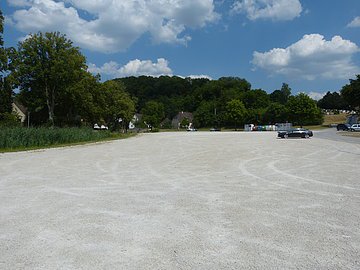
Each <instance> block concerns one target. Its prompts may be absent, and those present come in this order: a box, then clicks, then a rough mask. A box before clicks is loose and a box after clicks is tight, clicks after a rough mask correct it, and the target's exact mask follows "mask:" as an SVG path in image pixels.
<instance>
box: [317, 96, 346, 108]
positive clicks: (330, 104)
mask: <svg viewBox="0 0 360 270" xmlns="http://www.w3.org/2000/svg"><path fill="white" fill-rule="evenodd" d="M317 104H318V106H319V107H320V108H322V109H330V110H344V109H348V108H349V104H347V103H346V102H345V100H344V99H343V97H342V96H341V95H340V94H339V93H337V92H334V93H331V92H327V93H326V94H325V96H324V97H323V98H322V99H320V100H319V101H318V103H317Z"/></svg>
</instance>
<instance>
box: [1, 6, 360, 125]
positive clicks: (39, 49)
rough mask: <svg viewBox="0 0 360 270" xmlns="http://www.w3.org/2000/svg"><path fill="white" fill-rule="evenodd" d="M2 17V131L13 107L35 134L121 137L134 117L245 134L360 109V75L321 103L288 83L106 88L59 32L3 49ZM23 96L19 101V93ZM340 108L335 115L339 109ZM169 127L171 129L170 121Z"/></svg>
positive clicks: (113, 84)
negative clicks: (87, 131) (248, 129)
mask: <svg viewBox="0 0 360 270" xmlns="http://www.w3.org/2000/svg"><path fill="white" fill-rule="evenodd" d="M3 21H4V18H3V16H2V13H1V10H0V124H1V123H2V124H3V125H8V124H9V123H14V122H16V121H15V120H14V119H16V117H15V116H14V115H13V114H12V113H11V112H12V102H13V100H14V99H16V100H18V101H20V102H21V103H22V104H23V105H24V106H26V107H27V109H28V112H29V113H30V114H29V115H30V117H31V124H32V125H34V126H40V125H49V126H60V127H63V126H81V125H87V126H91V125H93V124H94V123H100V124H101V123H104V124H107V125H109V126H110V128H111V129H113V130H116V129H119V128H124V129H126V127H127V126H128V123H129V122H130V121H131V119H132V117H133V115H134V113H135V112H139V113H142V114H143V117H144V118H143V119H144V120H146V122H147V123H148V124H150V125H152V126H154V127H159V126H160V123H164V120H166V119H167V120H168V121H167V123H169V122H170V121H171V119H172V118H173V117H174V116H175V115H176V114H177V113H178V112H180V111H188V112H192V113H193V115H194V124H195V125H196V126H197V127H210V126H215V127H235V128H237V127H239V126H240V125H243V124H244V123H254V124H274V123H277V122H286V121H288V122H292V123H293V124H295V125H311V124H321V123H322V120H323V116H322V113H321V109H320V108H324V109H326V108H328V107H333V109H345V107H346V108H347V109H350V108H351V109H359V99H360V98H359V96H360V94H359V92H360V90H359V85H360V75H357V79H355V80H350V84H348V85H345V86H344V87H343V88H342V90H341V92H340V94H338V93H336V92H335V93H330V92H329V93H327V94H326V95H325V96H324V98H323V99H321V100H320V101H319V102H316V101H315V100H313V99H311V98H310V97H309V96H308V95H306V94H304V93H300V94H297V95H295V96H294V95H292V94H291V88H290V87H289V85H288V84H286V83H283V85H282V87H281V89H278V90H275V91H273V92H272V93H270V94H268V93H267V92H266V91H264V90H262V89H252V88H251V84H250V83H249V82H248V81H247V80H246V79H242V78H238V77H222V78H219V79H218V80H209V79H204V78H200V79H191V78H180V77H177V76H172V77H169V76H161V77H157V78H156V77H150V76H139V77H126V78H118V79H114V80H110V81H106V82H101V81H100V75H96V76H94V75H92V74H91V73H89V72H88V71H87V66H86V58H85V56H83V55H82V53H81V52H80V49H79V48H78V47H74V46H73V43H72V41H71V40H69V39H67V38H66V36H65V35H63V34H60V33H59V32H50V33H41V32H39V33H36V34H31V35H30V36H29V37H28V38H27V39H26V40H24V41H22V42H19V44H18V47H17V48H5V47H4V43H3V38H2V33H3ZM14 89H18V93H16V94H15V93H14V91H13V90H14ZM335 107H336V108H335ZM165 122H166V121H165Z"/></svg>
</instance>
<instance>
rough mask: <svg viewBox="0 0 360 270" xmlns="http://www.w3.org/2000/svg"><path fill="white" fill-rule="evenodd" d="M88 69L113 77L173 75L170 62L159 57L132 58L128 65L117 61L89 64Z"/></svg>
mask: <svg viewBox="0 0 360 270" xmlns="http://www.w3.org/2000/svg"><path fill="white" fill-rule="evenodd" d="M88 70H89V71H90V72H91V73H94V74H96V73H99V74H103V75H107V76H110V77H112V78H121V77H129V76H141V75H145V76H153V77H159V76H162V75H169V76H172V70H171V68H170V67H169V62H168V61H167V60H166V59H164V58H159V59H157V62H152V61H151V60H139V59H135V60H131V61H129V62H128V63H127V64H126V65H124V66H120V65H119V64H118V63H117V62H114V61H110V62H108V63H105V64H103V65H102V66H101V67H97V66H96V65H95V64H89V68H88Z"/></svg>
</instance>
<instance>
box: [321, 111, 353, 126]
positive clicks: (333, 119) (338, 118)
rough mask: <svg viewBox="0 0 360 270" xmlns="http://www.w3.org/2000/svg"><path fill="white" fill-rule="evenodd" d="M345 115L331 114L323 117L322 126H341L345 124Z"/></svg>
mask: <svg viewBox="0 0 360 270" xmlns="http://www.w3.org/2000/svg"><path fill="white" fill-rule="evenodd" d="M346 117H347V114H346V113H341V114H331V115H324V123H323V125H324V126H329V125H331V124H341V123H345V122H346Z"/></svg>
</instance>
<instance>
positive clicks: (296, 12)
mask: <svg viewBox="0 0 360 270" xmlns="http://www.w3.org/2000/svg"><path fill="white" fill-rule="evenodd" d="M1 10H2V11H3V13H4V15H5V33H4V39H5V44H6V46H15V45H16V44H17V42H18V41H19V40H22V39H24V37H25V36H26V35H27V34H29V33H36V32H38V31H60V32H61V33H64V34H66V35H67V37H68V38H69V39H71V40H72V41H73V42H74V44H75V45H76V46H79V47H80V48H81V50H82V52H83V54H84V55H85V56H86V57H87V60H88V66H89V70H90V71H92V72H94V73H100V74H101V75H102V78H103V80H106V79H112V78H116V77H124V76H132V75H134V76H139V75H150V76H159V75H177V76H183V77H186V76H193V77H201V76H205V77H209V78H213V79H218V78H219V77H223V76H237V77H240V78H245V79H247V80H248V81H249V82H250V83H251V84H252V88H261V89H264V90H266V91H267V92H269V93H270V92H272V91H274V90H276V89H279V88H280V87H281V85H282V83H283V82H286V83H288V84H289V85H290V87H291V88H292V90H293V93H294V94H295V93H297V92H300V91H301V92H307V93H309V95H310V96H312V97H314V98H316V97H318V98H319V97H320V96H321V94H323V93H325V92H327V91H338V90H340V89H341V87H342V86H343V85H345V84H347V83H348V81H349V79H351V78H355V75H356V74H360V1H359V0H316V1H314V0H182V1H181V0H61V1H60V0H58V1H55V0H7V1H6V0H1Z"/></svg>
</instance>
